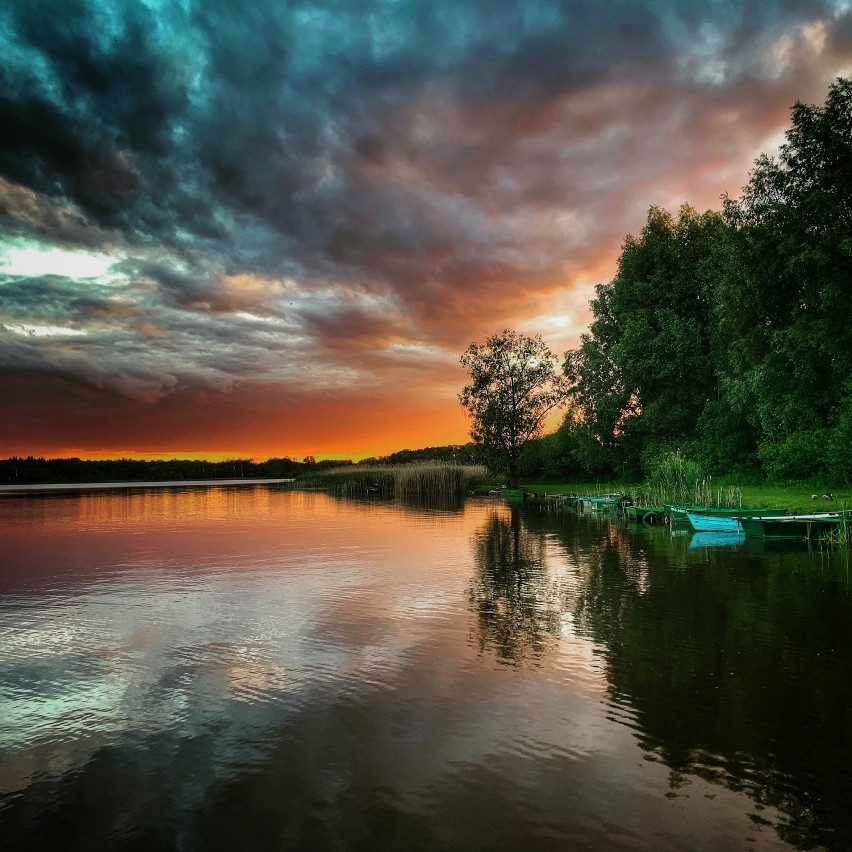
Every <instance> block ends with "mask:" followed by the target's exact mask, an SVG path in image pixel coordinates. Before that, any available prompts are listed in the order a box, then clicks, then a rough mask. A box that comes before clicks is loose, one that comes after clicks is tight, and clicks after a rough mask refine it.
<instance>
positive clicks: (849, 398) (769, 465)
mask: <svg viewBox="0 0 852 852" xmlns="http://www.w3.org/2000/svg"><path fill="white" fill-rule="evenodd" d="M724 216H725V219H726V220H727V222H728V223H729V224H730V225H731V226H732V242H731V251H730V257H729V262H728V263H726V264H725V266H724V268H723V274H722V275H721V276H720V279H719V288H718V297H717V300H716V314H717V320H718V327H719V331H720V335H721V337H723V338H724V339H725V341H726V342H727V345H726V347H725V350H724V354H725V357H724V359H723V361H722V374H723V385H724V390H725V394H726V397H727V398H728V400H729V403H730V407H731V408H739V409H740V410H741V411H742V412H744V413H745V414H746V415H747V416H748V418H749V420H750V421H751V425H752V427H753V428H754V429H755V431H756V432H757V435H758V440H759V444H760V448H759V452H760V456H761V459H762V460H763V462H764V466H765V467H766V469H767V472H769V473H770V474H775V475H778V476H802V475H808V474H819V473H823V472H825V471H826V470H828V472H829V473H831V474H832V475H834V476H835V477H836V478H840V479H842V478H843V476H844V473H845V475H846V476H849V475H852V471H849V470H848V469H846V470H845V471H844V470H841V469H840V468H841V467H843V463H842V462H841V461H836V463H835V465H834V467H837V469H832V459H835V460H839V459H841V458H842V457H843V456H842V454H840V455H838V454H836V453H835V454H834V455H832V454H831V453H830V452H827V449H829V448H831V447H832V446H834V445H836V444H842V443H843V441H842V435H840V434H835V433H837V431H838V430H841V431H842V430H843V429H846V428H848V427H847V426H846V425H845V424H847V423H848V422H849V421H850V419H852V394H849V393H848V391H847V390H846V388H847V382H848V381H849V377H850V376H852V310H850V304H852V302H851V301H850V297H852V272H850V270H852V80H850V79H838V80H837V81H836V82H835V83H834V84H833V85H832V86H831V88H830V89H829V92H828V96H827V98H826V101H825V104H824V105H823V106H813V105H807V104H803V103H797V104H796V105H795V106H794V107H793V110H792V126H791V128H790V129H789V130H788V131H787V134H786V142H785V144H784V145H782V146H781V150H780V153H779V156H778V157H777V158H776V157H768V156H762V157H760V158H759V159H758V160H757V162H756V163H755V167H754V169H753V171H752V173H751V178H750V181H749V183H748V185H747V186H746V187H745V189H744V191H743V194H742V196H741V197H740V198H739V199H736V200H733V199H727V200H726V201H725V205H724Z"/></svg>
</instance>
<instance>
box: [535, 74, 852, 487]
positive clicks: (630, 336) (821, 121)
mask: <svg viewBox="0 0 852 852" xmlns="http://www.w3.org/2000/svg"><path fill="white" fill-rule="evenodd" d="M590 307H591V310H592V314H593V321H592V323H591V324H590V327H589V332H588V334H586V335H584V336H583V337H582V342H581V344H580V346H579V348H577V349H576V350H574V351H571V352H568V353H567V357H566V362H565V372H566V373H567V374H568V376H569V377H570V378H571V379H573V381H574V394H573V403H574V404H573V406H572V408H571V410H570V411H569V413H568V415H567V416H566V418H565V421H564V423H563V425H562V426H561V428H560V429H559V430H558V431H557V433H556V434H555V435H550V436H547V437H545V438H542V439H540V440H538V441H536V442H534V443H533V444H531V445H529V446H528V447H527V451H526V459H525V467H526V470H525V473H526V475H527V476H531V475H532V476H539V477H545V478H548V477H550V478H563V477H566V476H574V475H578V474H587V475H592V474H594V475H598V476H625V477H630V478H635V477H638V476H641V475H642V474H644V473H647V472H648V471H649V470H651V469H653V468H654V466H655V465H656V464H657V463H658V462H659V461H660V459H661V458H663V457H664V456H666V455H669V454H671V453H672V452H679V453H681V454H682V455H683V456H685V457H688V458H690V459H692V460H694V461H697V462H700V463H701V465H702V467H703V469H704V470H705V471H706V472H708V473H718V474H729V475H735V476H739V477H742V478H750V479H757V478H766V479H769V480H773V481H780V480H792V479H806V478H818V479H822V480H825V481H830V482H836V483H838V484H846V485H847V486H848V485H849V484H850V480H852V80H850V79H842V78H841V79H838V80H837V81H836V82H835V83H834V84H833V85H832V86H831V88H830V89H829V92H828V96H827V99H826V102H825V104H824V105H823V106H809V105H805V104H802V103H797V104H796V105H795V106H794V107H793V109H792V126H791V128H790V129H789V130H788V131H787V134H786V142H785V144H784V145H783V146H782V148H781V150H780V154H779V156H778V157H777V158H773V157H769V156H765V155H764V156H761V157H760V158H759V159H758V160H757V161H756V162H755V165H754V169H753V170H752V172H751V174H750V179H749V182H748V185H747V186H746V187H745V188H744V190H743V193H742V196H741V197H740V198H738V199H732V198H728V197H725V198H724V199H723V204H722V210H721V212H712V211H708V212H706V213H701V214H699V213H697V212H696V211H695V210H694V209H693V208H692V207H690V206H688V205H685V206H683V207H681V209H680V210H679V211H678V213H677V214H676V215H672V214H671V213H669V212H667V211H665V210H663V209H660V208H659V207H652V208H651V209H650V211H649V214H648V221H647V224H646V225H645V227H644V228H643V229H642V231H641V232H640V234H639V235H638V236H628V237H627V239H626V240H625V242H624V244H623V246H622V251H621V255H620V257H619V260H618V270H617V273H616V275H615V277H614V278H613V280H612V281H610V282H609V283H606V284H601V285H599V286H598V287H597V288H596V295H595V298H594V299H593V300H592V302H591V304H590Z"/></svg>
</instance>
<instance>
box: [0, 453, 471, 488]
mask: <svg viewBox="0 0 852 852" xmlns="http://www.w3.org/2000/svg"><path fill="white" fill-rule="evenodd" d="M477 459H478V455H477V449H476V447H475V446H474V445H473V444H472V443H470V444H465V445H462V446H447V447H424V448H423V449H420V450H400V451H399V452H396V453H391V454H390V455H388V456H381V457H375V458H369V459H364V460H363V461H360V462H358V464H365V465H371V464H409V463H411V462H417V461H445V462H457V463H459V464H475V463H476V461H477ZM351 464H353V462H352V461H351V460H350V459H345V460H342V461H341V460H340V459H337V460H335V459H326V460H322V461H316V460H315V459H314V458H313V456H306V457H305V458H304V459H303V460H302V461H296V460H295V459H291V458H272V459H267V460H266V461H262V462H255V461H252V460H251V459H229V460H227V461H220V462H211V461H190V460H187V459H170V460H168V461H165V460H163V461H159V460H158V461H141V460H138V459H114V460H113V459H109V460H103V459H97V460H89V459H78V458H68V459H46V458H33V457H32V456H29V457H28V458H14V457H13V458H8V459H4V460H0V484H4V485H27V484H39V483H63V482H165V481H168V480H187V479H290V478H295V477H299V476H306V475H310V474H311V473H314V472H316V471H318V470H328V469H330V468H338V467H344V466H346V465H351Z"/></svg>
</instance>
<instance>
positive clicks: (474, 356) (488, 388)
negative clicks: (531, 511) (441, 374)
mask: <svg viewBox="0 0 852 852" xmlns="http://www.w3.org/2000/svg"><path fill="white" fill-rule="evenodd" d="M461 364H462V366H463V367H464V368H465V369H466V370H467V371H468V373H469V374H470V384H467V385H465V386H464V388H463V389H462V391H461V393H460V394H459V401H460V402H461V404H462V405H463V406H464V407H465V409H466V410H467V413H468V415H469V416H470V418H471V421H472V424H471V432H470V434H471V437H472V438H473V440H474V441H476V443H477V444H479V445H481V446H482V447H483V448H484V450H485V451H486V453H487V454H488V457H489V459H490V460H491V461H492V463H493V464H495V466H498V467H499V468H500V469H501V470H504V471H505V472H506V473H507V474H508V480H509V485H510V486H516V485H517V484H518V464H519V461H520V456H521V451H522V450H523V448H524V445H525V444H526V443H527V442H528V441H529V440H530V439H532V438H535V437H536V436H537V435H539V434H540V433H541V430H542V427H543V426H544V421H545V418H546V417H547V415H548V414H549V413H550V412H551V411H553V410H554V409H556V408H558V407H559V406H561V405H563V404H564V403H565V402H566V400H567V398H568V392H569V389H570V384H569V380H568V378H567V377H566V376H564V375H562V374H561V372H560V371H559V370H558V369H557V366H558V360H557V358H556V356H555V355H554V354H553V352H551V351H550V349H549V348H548V347H547V345H546V344H545V343H544V341H543V340H542V339H541V337H540V336H539V335H536V336H534V337H527V336H526V335H523V334H518V333H517V332H514V331H510V330H508V329H506V330H505V331H503V332H502V333H500V334H495V335H494V336H492V337H489V338H488V339H487V340H486V341H485V343H484V344H478V343H472V344H471V345H470V346H469V347H468V348H467V350H466V351H465V353H464V354H463V355H462V357H461Z"/></svg>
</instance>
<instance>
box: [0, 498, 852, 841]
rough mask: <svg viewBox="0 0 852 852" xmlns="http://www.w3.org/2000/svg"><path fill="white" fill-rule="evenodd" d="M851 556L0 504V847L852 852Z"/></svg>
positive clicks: (478, 517) (239, 514)
mask: <svg viewBox="0 0 852 852" xmlns="http://www.w3.org/2000/svg"><path fill="white" fill-rule="evenodd" d="M850 588H852V587H851V586H850V565H849V558H848V556H847V555H846V554H844V553H833V554H825V553H820V552H818V551H808V550H807V549H806V548H805V547H804V546H795V545H793V546H792V547H791V546H784V547H781V546H779V545H777V544H772V543H771V542H767V543H765V544H764V543H761V542H755V541H753V540H750V539H746V541H745V542H741V541H737V540H736V539H734V540H733V541H732V540H731V539H730V537H728V538H725V537H722V538H720V539H714V538H713V536H709V537H708V536H704V537H700V536H697V535H696V536H692V535H690V534H689V533H688V532H686V531H684V530H679V529H674V530H669V529H668V528H665V527H654V528H648V527H628V526H625V525H623V524H620V523H617V522H610V521H609V520H606V519H603V518H600V517H598V516H578V515H576V514H571V513H560V512H556V511H548V510H546V509H544V508H542V507H540V506H536V505H532V506H528V505H525V506H522V507H512V506H509V505H507V504H505V503H503V502H502V501H500V500H498V499H488V498H481V499H470V500H468V501H466V502H465V503H459V504H457V505H452V504H451V505H405V504H401V503H394V502H386V501H383V500H378V499H376V500H372V501H370V500H367V501H355V500H346V499H338V498H335V497H331V496H328V495H326V494H324V493H320V492H317V493H310V492H299V491H292V490H287V489H286V488H284V487H281V486H276V485H252V486H215V485H205V486H198V487H195V486H193V487H176V488H167V489H164V488H157V489H153V488H151V489H149V488H128V489H121V490H111V491H88V492H66V493H59V494H32V495H26V496H11V495H2V496H0V838H2V839H3V841H2V842H0V846H5V847H6V848H10V849H15V850H27V849H40V850H41V849H48V848H61V849H65V850H72V849H80V850H84V849H85V850H92V849H145V850H149V849H152V850H156V849H180V850H196V849H198V850H208V849H215V850H218V849H222V850H225V849H228V850H234V849H310V850H323V849H334V850H349V849H353V850H384V849H387V850H418V849H422V850H436V849H447V850H451V849H452V850H456V849H457V850H491V849H494V850H510V849H548V850H549V849H554V850H555V849H560V850H564V849H581V848H582V849H648V850H660V849H719V850H722V849H724V850H728V849H732V848H749V849H789V848H827V849H849V848H852V810H850V807H849V800H850V793H852V665H850V660H852V593H850Z"/></svg>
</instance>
